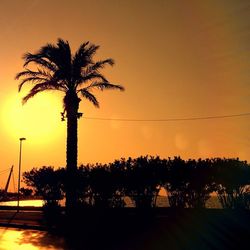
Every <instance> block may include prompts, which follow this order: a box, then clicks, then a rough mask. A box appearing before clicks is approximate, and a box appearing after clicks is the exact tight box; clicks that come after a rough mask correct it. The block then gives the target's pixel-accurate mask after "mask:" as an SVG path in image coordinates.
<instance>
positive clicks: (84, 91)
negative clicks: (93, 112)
mask: <svg viewBox="0 0 250 250" xmlns="http://www.w3.org/2000/svg"><path fill="white" fill-rule="evenodd" d="M79 91H80V92H81V94H82V96H83V97H84V98H86V99H88V100H89V101H90V102H92V103H93V104H94V106H96V107H97V108H99V102H98V101H97V99H96V97H95V96H94V95H93V94H91V93H90V92H89V91H88V90H87V89H84V88H83V89H81V90H79Z"/></svg>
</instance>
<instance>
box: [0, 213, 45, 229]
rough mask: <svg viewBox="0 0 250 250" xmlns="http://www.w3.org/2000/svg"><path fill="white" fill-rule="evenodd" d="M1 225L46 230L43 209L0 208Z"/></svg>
mask: <svg viewBox="0 0 250 250" xmlns="http://www.w3.org/2000/svg"><path fill="white" fill-rule="evenodd" d="M0 227H14V228H27V229H36V230H46V225H45V221H44V216H43V212H42V211H30V210H20V211H19V212H17V211H16V210H0Z"/></svg>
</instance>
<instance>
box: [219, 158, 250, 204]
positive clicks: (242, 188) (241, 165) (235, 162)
mask: <svg viewBox="0 0 250 250" xmlns="http://www.w3.org/2000/svg"><path fill="white" fill-rule="evenodd" d="M214 164H215V169H216V173H215V182H216V192H217V194H218V198H219V201H220V203H221V205H222V207H223V208H248V209H249V208H250V203H249V202H250V200H249V195H250V186H249V185H250V167H249V165H248V164H247V162H246V161H240V160H239V159H219V158H218V159H216V160H215V162H214Z"/></svg>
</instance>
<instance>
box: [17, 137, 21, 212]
mask: <svg viewBox="0 0 250 250" xmlns="http://www.w3.org/2000/svg"><path fill="white" fill-rule="evenodd" d="M21 161H22V140H21V139H20V147H19V168H18V188H17V211H18V212H19V201H20V177H21Z"/></svg>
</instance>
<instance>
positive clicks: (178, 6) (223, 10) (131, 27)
mask: <svg viewBox="0 0 250 250" xmlns="http://www.w3.org/2000/svg"><path fill="white" fill-rule="evenodd" d="M0 36H1V42H0V44H1V46H0V55H1V57H0V128H1V129H0V142H1V147H0V158H1V161H0V173H1V171H2V170H4V169H7V168H9V167H10V166H11V165H12V164H13V165H14V166H15V177H17V166H18V154H19V137H26V138H27V140H26V141H24V142H23V153H22V158H23V160H22V169H23V170H30V169H31V168H32V167H40V166H42V165H52V166H55V167H59V166H65V146H66V145H65V144H66V123H65V122H61V116H60V112H61V111H62V96H61V95H60V94H57V93H55V92H49V93H48V94H45V93H44V94H40V95H38V96H37V97H36V98H34V99H32V100H30V101H29V102H28V103H27V104H26V105H24V106H22V104H21V98H22V96H24V94H25V90H28V89H29V86H28V85H27V86H26V89H24V92H21V93H19V94H18V93H17V86H18V81H16V80H14V77H15V74H16V73H17V72H19V71H21V70H22V65H23V60H22V55H23V54H24V53H25V52H27V51H29V52H36V51H37V50H38V49H39V48H40V47H41V46H42V45H45V44H46V43H48V42H49V43H55V42H56V40H57V38H59V37H60V38H63V39H65V40H68V41H69V43H70V44H71V46H72V50H73V51H75V49H77V48H78V46H79V45H80V43H82V42H85V41H91V42H93V43H95V44H98V45H100V46H101V47H100V49H99V51H98V53H97V55H96V59H105V58H109V57H111V58H113V59H114V60H115V62H116V64H115V66H114V67H107V68H106V69H105V70H104V71H103V73H104V74H105V75H106V77H107V78H108V79H109V80H110V82H112V83H116V84H121V85H123V86H124V87H125V88H126V91H125V92H119V91H106V92H96V96H97V97H98V99H99V101H100V105H101V107H100V109H96V108H95V107H94V106H92V104H91V103H89V102H88V101H86V100H83V101H82V102H81V106H80V112H83V113H84V115H83V118H81V119H80V120H79V132H78V139H79V155H78V163H79V164H81V163H95V162H103V163H104V162H111V161H113V160H115V159H119V158H120V157H128V156H131V157H137V156H140V155H146V154H149V155H159V156H161V157H168V156H170V157H172V156H175V155H180V156H181V157H182V158H185V159H187V158H199V157H201V158H206V157H240V159H242V160H248V161H250V133H249V127H250V126H249V125H250V116H242V117H233V118H224V119H211V120H195V121H175V122H166V121H165V122H152V121H151V122H150V121H140V122H139V121H126V122H125V121H115V120H92V119H86V118H90V117H95V118H111V119H114V118H121V119H132V120H133V119H142V120H145V119H169V118H170V119H172V118H189V117H206V116H220V115H231V114H241V113H248V112H250V75H249V72H250V57H249V56H250V2H249V1H248V0H246V1H244V0H238V1H234V0H204V1H199V0H197V1H195V0H190V1H186V0H183V1H181V0H176V1H171V0H154V1H152V0H93V1H85V0H71V1H66V0H25V1H21V0H12V1H9V0H1V1H0ZM6 178H7V175H0V188H2V187H3V185H4V183H5V182H6Z"/></svg>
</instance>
